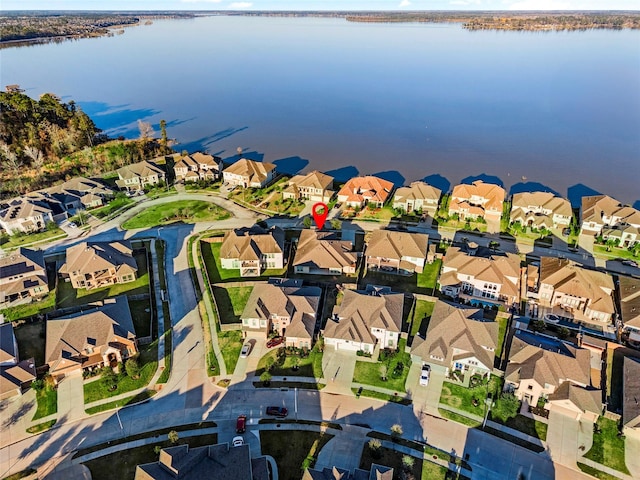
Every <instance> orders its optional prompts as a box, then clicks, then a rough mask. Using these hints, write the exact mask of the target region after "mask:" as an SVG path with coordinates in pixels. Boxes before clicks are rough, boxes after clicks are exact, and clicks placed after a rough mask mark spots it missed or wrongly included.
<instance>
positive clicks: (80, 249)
mask: <svg viewBox="0 0 640 480" xmlns="http://www.w3.org/2000/svg"><path fill="white" fill-rule="evenodd" d="M132 252H133V249H132V247H131V242H129V241H128V240H120V241H117V242H82V243H78V244H77V245H74V246H73V247H70V248H68V249H67V261H66V262H65V263H64V265H62V266H61V267H60V270H59V271H60V273H66V274H70V273H71V272H76V271H79V272H81V273H93V272H97V271H100V270H106V269H109V268H116V269H117V273H118V274H120V273H125V272H137V271H138V264H137V263H136V259H135V258H133V255H132Z"/></svg>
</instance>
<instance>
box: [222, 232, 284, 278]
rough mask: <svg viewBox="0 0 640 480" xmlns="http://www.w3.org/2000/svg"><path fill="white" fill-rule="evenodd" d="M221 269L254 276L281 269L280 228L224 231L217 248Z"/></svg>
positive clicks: (282, 251) (243, 275)
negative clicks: (220, 243)
mask: <svg viewBox="0 0 640 480" xmlns="http://www.w3.org/2000/svg"><path fill="white" fill-rule="evenodd" d="M220 262H221V265H222V268H224V269H228V270H240V276H241V277H257V276H260V274H261V273H262V272H263V271H264V270H265V269H270V268H276V269H280V268H284V231H283V230H282V229H281V228H279V227H274V228H272V229H270V230H264V229H262V228H260V227H257V226H256V227H253V228H250V229H247V228H242V229H236V230H231V231H229V232H227V233H226V234H225V236H224V239H223V241H222V245H221V247H220Z"/></svg>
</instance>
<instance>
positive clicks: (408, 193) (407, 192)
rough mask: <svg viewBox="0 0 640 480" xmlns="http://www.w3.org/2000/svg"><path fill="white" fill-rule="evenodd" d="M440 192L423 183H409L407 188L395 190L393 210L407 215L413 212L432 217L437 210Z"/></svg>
mask: <svg viewBox="0 0 640 480" xmlns="http://www.w3.org/2000/svg"><path fill="white" fill-rule="evenodd" d="M441 196H442V190H440V189H439V188H436V187H432V186H431V185H429V184H428V183H425V182H411V185H409V186H408V187H401V188H399V189H398V190H396V193H395V195H394V196H393V208H396V209H400V210H404V211H405V212H407V213H411V212H414V211H418V212H422V213H423V214H424V213H428V214H429V215H431V216H432V217H433V216H434V214H435V213H436V211H437V210H438V204H439V203H440V197H441Z"/></svg>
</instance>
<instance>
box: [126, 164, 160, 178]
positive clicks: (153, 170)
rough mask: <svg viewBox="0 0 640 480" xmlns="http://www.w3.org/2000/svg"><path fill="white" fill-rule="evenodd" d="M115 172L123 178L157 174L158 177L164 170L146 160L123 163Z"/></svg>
mask: <svg viewBox="0 0 640 480" xmlns="http://www.w3.org/2000/svg"><path fill="white" fill-rule="evenodd" d="M117 173H118V176H119V177H120V178H121V179H123V180H125V179H127V178H134V177H149V176H151V175H158V176H160V177H163V176H164V170H162V169H161V168H160V167H158V165H156V164H155V163H152V162H149V161H148V160H143V161H142V162H138V163H132V164H131V165H125V166H124V167H121V168H119V169H118V170H117Z"/></svg>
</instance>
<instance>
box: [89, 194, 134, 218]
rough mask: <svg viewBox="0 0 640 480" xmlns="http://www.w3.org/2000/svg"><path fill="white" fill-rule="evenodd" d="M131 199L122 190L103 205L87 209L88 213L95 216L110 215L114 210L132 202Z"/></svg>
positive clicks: (103, 216)
mask: <svg viewBox="0 0 640 480" xmlns="http://www.w3.org/2000/svg"><path fill="white" fill-rule="evenodd" d="M133 202H134V201H133V199H131V198H129V197H127V196H126V195H125V194H124V193H123V192H121V193H118V194H117V195H116V197H115V198H114V199H113V200H111V201H110V202H109V203H108V204H107V205H105V206H104V207H99V208H95V209H93V210H89V213H90V214H91V215H93V216H94V217H97V218H105V217H108V216H109V215H111V214H112V213H113V212H115V211H116V210H119V209H121V208H124V207H126V206H128V205H131V204H132V203H133Z"/></svg>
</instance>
